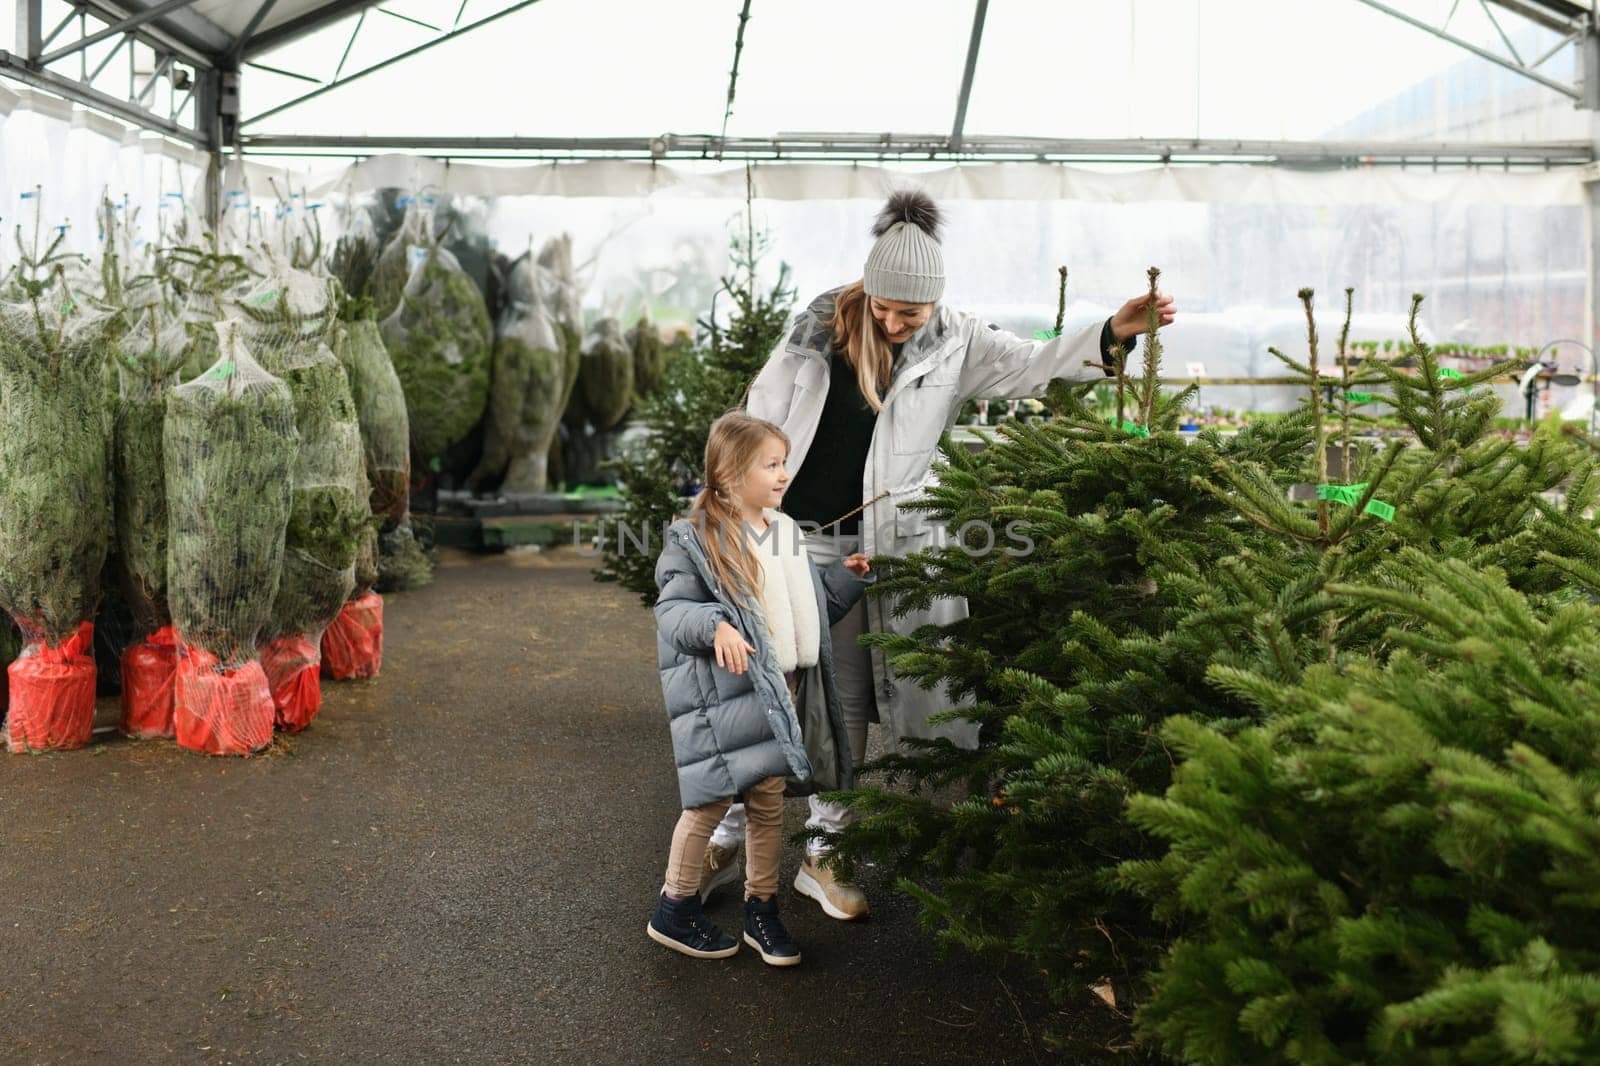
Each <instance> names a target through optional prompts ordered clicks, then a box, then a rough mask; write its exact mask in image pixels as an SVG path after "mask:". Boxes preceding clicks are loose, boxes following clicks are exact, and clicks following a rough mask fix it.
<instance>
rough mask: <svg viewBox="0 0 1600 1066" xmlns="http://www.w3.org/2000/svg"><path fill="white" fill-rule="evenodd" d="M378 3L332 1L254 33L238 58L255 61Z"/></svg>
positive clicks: (376, 0)
mask: <svg viewBox="0 0 1600 1066" xmlns="http://www.w3.org/2000/svg"><path fill="white" fill-rule="evenodd" d="M377 3H378V0H331V2H330V3H326V4H323V5H322V6H321V7H317V8H313V9H312V10H310V11H307V12H306V13H305V14H303V15H299V16H296V17H295V18H292V19H290V20H289V21H287V22H283V23H280V24H279V25H277V26H274V27H272V28H271V29H270V30H263V31H261V32H260V33H258V34H256V35H255V37H253V38H252V39H251V40H250V42H249V43H248V44H247V45H246V46H245V49H244V51H243V52H241V53H240V56H241V58H244V59H254V58H256V57H257V56H260V55H264V54H265V53H267V52H270V51H272V50H273V49H274V48H277V47H279V46H281V45H285V44H288V43H289V42H290V41H294V40H298V39H299V38H301V37H304V36H306V35H307V34H309V33H315V32H316V31H317V30H320V29H322V27H324V26H327V25H330V24H332V23H335V22H338V21H339V20H340V19H342V18H344V17H345V16H346V15H351V14H354V13H355V12H357V11H361V10H364V9H365V8H369V7H375V6H376V5H377Z"/></svg>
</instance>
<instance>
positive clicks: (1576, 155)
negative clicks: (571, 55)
mask: <svg viewBox="0 0 1600 1066" xmlns="http://www.w3.org/2000/svg"><path fill="white" fill-rule="evenodd" d="M948 144H949V142H948V139H947V138H945V137H943V136H940V135H938V134H809V133H792V134H784V135H782V136H779V137H771V138H760V137H729V138H723V137H714V136H710V135H704V134H696V135H682V134H658V135H656V136H653V137H595V138H572V137H457V136H448V135H447V136H437V137H429V136H397V137H382V136H349V137H327V136H298V135H290V134H259V135H256V136H248V137H246V138H244V141H243V148H244V150H245V151H246V152H252V151H253V152H268V151H290V150H296V149H298V150H305V151H310V152H316V151H325V152H341V153H342V154H345V155H375V154H380V153H383V152H387V151H408V152H418V153H423V154H433V155H456V154H462V153H496V152H498V153H526V154H534V153H557V154H561V155H562V156H563V157H566V158H574V159H577V158H609V157H615V156H619V155H621V156H629V157H638V158H642V159H650V158H654V159H668V158H675V159H716V158H718V157H723V158H728V159H796V158H810V159H835V160H846V159H849V160H865V159H904V160H913V159H915V160H948V161H951V162H957V161H963V160H975V159H1002V158H1003V159H1020V160H1036V161H1058V160H1068V159H1080V158H1096V159H1122V160H1126V161H1128V162H1131V163H1138V162H1174V161H1176V162H1236V161H1237V162H1265V163H1274V164H1280V165H1284V164H1286V165H1322V166H1365V165H1371V164H1375V163H1394V164H1399V163H1415V164H1423V163H1431V162H1447V163H1448V162H1456V163H1484V164H1488V163H1493V164H1496V165H1503V164H1506V163H1518V164H1527V165H1543V166H1553V165H1581V164H1586V163H1590V162H1592V161H1593V160H1594V158H1595V150H1594V145H1593V144H1591V143H1590V142H1589V141H1549V142H1534V143H1521V142H1496V143H1476V144H1474V143H1456V142H1408V143H1394V142H1392V143H1370V142H1321V141H1230V140H1195V139H1173V140H1160V139H1133V140H1119V139H1059V140H1058V139H1049V138H1028V137H990V136H980V137H968V138H966V139H965V141H964V143H963V146H962V149H961V151H960V152H951V151H950V150H949V148H948Z"/></svg>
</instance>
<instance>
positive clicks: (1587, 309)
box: [1578, 25, 1600, 352]
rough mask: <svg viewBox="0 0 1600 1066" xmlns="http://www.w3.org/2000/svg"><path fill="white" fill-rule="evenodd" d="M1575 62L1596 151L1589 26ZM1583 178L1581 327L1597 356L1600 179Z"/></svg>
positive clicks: (1596, 67) (1593, 47) (1599, 84)
mask: <svg viewBox="0 0 1600 1066" xmlns="http://www.w3.org/2000/svg"><path fill="white" fill-rule="evenodd" d="M1578 60H1579V64H1580V66H1579V70H1580V72H1581V74H1582V77H1583V95H1582V96H1581V97H1580V98H1579V100H1578V106H1579V107H1580V108H1582V109H1583V110H1584V111H1586V112H1588V116H1589V136H1590V138H1591V140H1592V142H1593V144H1594V145H1595V147H1596V148H1600V33H1597V32H1596V27H1595V26H1593V25H1591V26H1590V27H1589V28H1588V31H1587V32H1586V33H1585V34H1584V35H1583V40H1582V41H1581V42H1580V43H1579V44H1578ZM1587 177H1588V180H1587V181H1586V182H1585V183H1584V192H1585V193H1586V196H1585V199H1586V200H1587V206H1588V210H1587V211H1586V214H1587V215H1588V218H1587V219H1586V220H1585V221H1586V222H1587V223H1588V226H1587V229H1588V233H1589V242H1588V243H1589V247H1588V255H1587V260H1588V268H1589V299H1587V300H1586V301H1584V307H1583V326H1584V336H1585V337H1586V338H1588V341H1589V346H1590V347H1591V348H1593V349H1594V350H1595V351H1597V352H1600V322H1597V318H1596V314H1597V312H1596V309H1597V308H1600V175H1597V174H1596V173H1595V168H1594V167H1590V168H1588V174H1587Z"/></svg>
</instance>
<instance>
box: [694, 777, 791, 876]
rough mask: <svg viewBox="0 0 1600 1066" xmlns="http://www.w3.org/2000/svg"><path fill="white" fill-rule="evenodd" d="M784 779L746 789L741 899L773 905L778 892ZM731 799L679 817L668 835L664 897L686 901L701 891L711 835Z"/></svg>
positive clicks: (710, 804) (769, 781) (708, 804)
mask: <svg viewBox="0 0 1600 1066" xmlns="http://www.w3.org/2000/svg"><path fill="white" fill-rule="evenodd" d="M783 783H784V782H783V778H781V777H769V778H767V779H766V780H765V781H763V782H761V783H760V784H759V785H753V786H751V787H750V788H747V789H745V793H744V807H745V811H746V812H747V813H746V818H747V821H746V827H745V860H744V877H745V881H744V896H745V899H752V898H754V899H771V898H772V895H773V893H775V892H777V891H778V857H779V854H780V853H781V852H782V851H783ZM732 802H733V797H732V796H729V797H728V798H727V799H721V800H717V801H716V802H715V803H707V804H706V805H705V806H703V807H690V808H689V809H687V810H685V811H684V812H683V813H682V814H680V815H679V816H678V827H677V828H676V829H674V830H673V831H672V854H671V855H670V856H669V857H668V859H667V895H669V896H671V897H673V898H674V899H686V898H687V897H689V896H693V895H695V894H696V893H698V892H699V891H700V868H701V866H702V865H703V864H704V863H705V858H706V845H707V844H709V843H710V841H711V831H712V830H713V829H715V828H716V827H717V823H718V822H720V821H721V820H722V816H723V815H724V814H726V813H727V812H728V805H729V804H730V803H732Z"/></svg>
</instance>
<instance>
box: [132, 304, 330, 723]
mask: <svg viewBox="0 0 1600 1066" xmlns="http://www.w3.org/2000/svg"><path fill="white" fill-rule="evenodd" d="M216 331H217V349H218V358H217V361H216V362H215V363H214V364H212V366H211V368H210V369H209V370H207V371H206V372H205V373H203V374H201V375H200V376H199V377H197V378H195V380H193V381H191V382H188V383H186V384H183V385H180V386H178V388H176V389H174V390H172V392H171V394H170V395H169V396H168V399H167V417H166V422H165V424H164V428H163V437H162V454H163V458H164V461H165V463H166V466H167V477H166V485H167V514H168V516H169V518H168V522H169V525H168V540H167V584H168V590H169V596H170V602H171V605H172V618H173V622H174V624H175V625H176V626H177V628H178V636H179V638H180V643H179V650H178V673H177V681H176V686H175V693H174V710H173V728H174V732H175V733H176V735H177V740H178V743H179V744H180V745H181V746H183V747H187V748H192V749H194V750H197V751H203V752H207V753H209V754H214V755H249V754H251V753H252V752H255V751H259V750H261V749H263V748H265V747H266V746H267V745H269V744H271V743H272V720H273V701H272V690H271V688H270V687H269V685H268V683H267V676H266V673H265V672H264V671H263V670H262V666H261V659H260V655H259V652H258V650H257V644H256V642H257V639H258V637H259V636H260V634H261V633H262V631H263V630H264V629H266V628H267V626H268V625H269V624H270V622H271V620H272V608H273V602H274V600H275V599H276V597H277V593H278V586H279V580H280V578H281V576H282V573H283V546H284V533H285V529H286V527H287V525H288V522H289V514H290V507H291V503H292V485H293V481H292V475H293V473H294V467H295V455H296V451H297V444H298V437H299V435H298V432H297V430H296V428H295V406H294V399H293V397H292V396H291V395H290V392H289V388H288V386H286V385H285V384H284V383H283V382H282V381H279V380H278V379H277V378H275V377H273V376H272V375H271V374H268V373H267V372H266V371H265V370H263V369H262V368H261V365H260V364H259V363H257V362H256V361H255V359H254V358H253V357H252V356H251V354H250V352H249V351H248V349H247V348H246V347H245V345H244V343H243V342H242V341H241V339H240V337H239V323H238V322H237V321H235V320H231V319H230V320H225V321H223V322H219V323H217V325H216Z"/></svg>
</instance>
